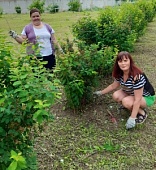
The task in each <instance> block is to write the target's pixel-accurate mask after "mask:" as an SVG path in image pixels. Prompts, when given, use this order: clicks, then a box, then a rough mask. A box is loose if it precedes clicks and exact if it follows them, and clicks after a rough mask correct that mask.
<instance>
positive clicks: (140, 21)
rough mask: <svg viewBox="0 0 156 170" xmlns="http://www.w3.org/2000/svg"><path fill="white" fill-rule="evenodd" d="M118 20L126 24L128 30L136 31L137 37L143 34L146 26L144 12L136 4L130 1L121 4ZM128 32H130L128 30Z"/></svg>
mask: <svg viewBox="0 0 156 170" xmlns="http://www.w3.org/2000/svg"><path fill="white" fill-rule="evenodd" d="M119 20H120V22H122V23H124V24H125V25H127V26H128V28H129V30H132V31H133V32H135V33H136V35H137V38H138V37H140V36H141V35H143V34H144V31H145V28H146V26H147V21H146V20H145V14H144V13H143V12H142V10H140V8H138V6H137V5H136V3H135V4H132V3H126V4H122V6H121V7H120V19H119ZM128 34H130V32H128Z"/></svg>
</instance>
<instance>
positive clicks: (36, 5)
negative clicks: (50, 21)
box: [28, 0, 45, 13]
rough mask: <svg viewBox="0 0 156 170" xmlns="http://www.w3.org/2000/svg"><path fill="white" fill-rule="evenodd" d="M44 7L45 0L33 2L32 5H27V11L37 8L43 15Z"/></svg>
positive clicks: (34, 0)
mask: <svg viewBox="0 0 156 170" xmlns="http://www.w3.org/2000/svg"><path fill="white" fill-rule="evenodd" d="M44 5H45V0H33V1H32V3H31V4H30V5H29V7H28V9H29V10H31V9H33V8H37V9H39V10H40V12H41V13H44V10H45V9H44Z"/></svg>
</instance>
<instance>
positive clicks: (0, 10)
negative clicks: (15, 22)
mask: <svg viewBox="0 0 156 170" xmlns="http://www.w3.org/2000/svg"><path fill="white" fill-rule="evenodd" d="M2 15H3V8H2V7H0V17H1V16H2Z"/></svg>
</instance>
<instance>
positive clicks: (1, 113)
mask: <svg viewBox="0 0 156 170" xmlns="http://www.w3.org/2000/svg"><path fill="white" fill-rule="evenodd" d="M24 51H25V46H24V45H23V46H22V48H21V49H18V50H16V52H15V51H13V47H12V44H10V43H7V42H6V40H5V37H4V36H3V34H1V36H0V54H1V55H0V75H1V76H0V82H1V84H0V87H1V88H0V96H1V99H0V157H1V159H0V169H2V170H5V169H6V167H8V165H9V164H10V159H9V156H10V155H9V152H10V151H11V150H14V151H15V152H17V153H19V152H22V155H23V156H24V157H25V159H26V161H27V166H28V168H27V169H35V166H36V165H35V164H36V158H35V153H34V152H33V136H30V134H31V131H32V129H33V128H34V125H36V123H37V124H41V123H42V122H43V121H46V120H49V118H50V117H51V115H50V114H49V113H50V108H51V106H52V105H53V104H54V103H55V100H56V99H57V98H58V97H59V96H58V90H59V81H58V80H57V79H56V78H55V77H54V75H53V74H52V73H50V72H49V71H46V70H45V68H43V64H45V63H44V62H43V63H42V62H40V61H39V60H38V59H36V57H35V56H27V55H26V54H25V52H24ZM33 133H34V134H35V133H36V132H35V131H34V132H33Z"/></svg>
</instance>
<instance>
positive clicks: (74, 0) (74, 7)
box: [68, 0, 82, 12]
mask: <svg viewBox="0 0 156 170" xmlns="http://www.w3.org/2000/svg"><path fill="white" fill-rule="evenodd" d="M68 6H69V11H76V12H78V11H81V10H82V7H81V3H80V1H79V0H70V2H69V3H68Z"/></svg>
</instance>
